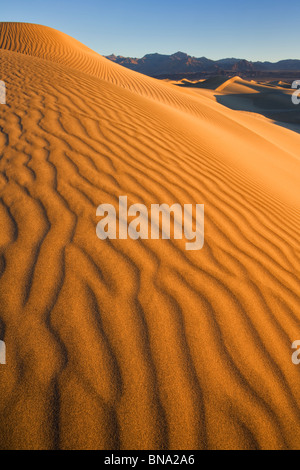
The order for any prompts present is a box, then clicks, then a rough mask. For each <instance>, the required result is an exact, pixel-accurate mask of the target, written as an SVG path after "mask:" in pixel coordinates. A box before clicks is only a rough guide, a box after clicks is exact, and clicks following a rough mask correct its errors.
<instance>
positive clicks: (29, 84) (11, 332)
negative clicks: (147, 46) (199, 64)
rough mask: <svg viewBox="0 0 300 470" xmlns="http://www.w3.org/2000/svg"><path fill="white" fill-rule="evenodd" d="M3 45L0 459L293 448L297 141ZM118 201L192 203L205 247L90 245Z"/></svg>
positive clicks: (84, 61) (48, 36)
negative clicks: (38, 453)
mask: <svg viewBox="0 0 300 470" xmlns="http://www.w3.org/2000/svg"><path fill="white" fill-rule="evenodd" d="M0 48H1V50H0V59H1V76H0V79H1V80H4V81H5V82H6V86H7V105H6V106H0V127H1V133H0V149H1V160H0V197H1V200H0V217H1V224H0V276H1V277H0V309H1V310H0V334H1V336H0V339H4V340H5V343H6V348H7V365H6V366H0V416H1V419H0V447H1V448H2V449H12V448H17V449H43V448H46V449H55V448H60V449H165V448H168V449H203V448H209V449H228V448H235V449H256V448H264V449H267V448H276V449H282V448H294V449H296V448H300V437H299V436H300V408H299V405H300V392H299V390H300V368H297V367H296V366H294V365H293V364H292V361H291V354H292V350H291V344H292V342H293V341H294V340H296V339H299V337H300V314H299V311H300V310H299V306H300V303H299V258H300V242H299V240H300V238H299V226H300V191H299V187H300V161H299V148H300V145H299V144H300V136H299V135H298V134H297V133H294V132H291V131H290V130H287V129H284V128H281V127H278V126H276V125H274V124H273V123H271V122H269V121H267V120H265V119H257V117H255V116H252V115H251V114H245V113H242V112H240V111H233V110H231V109H228V108H226V107H224V106H222V105H220V104H219V103H217V102H215V101H214V100H212V99H209V97H208V96H206V95H205V96H202V95H201V94H200V93H197V94H196V92H194V91H191V92H189V91H186V90H185V89H181V88H178V87H174V86H173V85H172V84H171V83H169V84H168V83H163V82H159V81H157V80H155V79H152V78H149V77H146V76H143V75H140V74H138V73H135V72H132V71H130V70H128V69H125V68H122V67H121V66H118V65H115V64H113V63H112V62H109V61H108V60H106V59H104V58H102V57H101V56H99V55H98V54H96V53H94V52H93V51H91V50H89V49H88V48H86V47H85V46H83V45H82V44H80V43H78V42H77V41H75V40H74V39H72V38H70V37H68V36H66V35H64V34H62V33H60V32H58V31H55V30H53V29H50V28H46V27H43V26H36V25H28V24H18V23H0ZM120 195H127V196H128V202H129V204H132V203H136V202H141V203H144V204H146V205H147V206H150V204H153V203H166V204H172V203H175V202H179V203H180V204H185V203H192V204H196V203H199V204H202V203H204V204H205V245H204V248H203V249H202V250H201V251H190V252H188V251H185V249H184V242H183V241H181V240H142V241H140V240H138V241H133V240H111V241H100V240H98V238H97V237H96V232H95V229H96V224H97V221H98V220H97V218H96V208H97V206H98V205H99V204H101V203H112V204H116V205H117V201H118V197H119V196H120ZM299 367H300V366H299Z"/></svg>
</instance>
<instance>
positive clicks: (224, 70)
mask: <svg viewBox="0 0 300 470" xmlns="http://www.w3.org/2000/svg"><path fill="white" fill-rule="evenodd" d="M107 59H109V60H111V61H113V62H116V63H117V64H120V65H123V66H124V67H127V68H130V69H132V70H136V71H137V72H140V73H143V74H145V75H150V76H152V77H160V78H162V77H163V78H169V77H174V76H186V75H187V74H189V75H190V76H191V75H193V74H194V75H195V74H198V75H199V74H200V76H201V74H202V75H203V74H218V75H224V74H225V75H229V76H230V74H232V73H234V74H236V73H238V74H239V73H245V74H247V73H248V74H249V73H252V74H255V73H258V72H266V71H268V72H272V71H273V72H274V71H285V72H288V71H299V73H300V60H296V59H288V60H281V61H279V62H277V63H272V62H251V61H248V60H246V59H237V58H234V57H231V58H227V59H220V60H216V61H213V60H210V59H207V58H206V57H200V58H197V57H194V56H190V55H188V54H187V53H186V52H181V51H177V52H175V53H174V54H170V55H167V54H159V53H157V52H155V53H152V54H146V55H145V56H144V57H142V58H141V59H137V58H132V57H122V56H115V54H111V55H110V56H107ZM294 73H295V72H294Z"/></svg>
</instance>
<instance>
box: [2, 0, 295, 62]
mask: <svg viewBox="0 0 300 470" xmlns="http://www.w3.org/2000/svg"><path fill="white" fill-rule="evenodd" d="M299 17H300V2H290V3H288V2H283V1H282V0H280V1H278V0H260V1H258V0H252V1H247V2H245V1H243V0H240V1H237V0H227V1H225V0H205V1H202V0H180V1H179V0H149V1H145V0H127V1H126V0H105V1H103V0H81V1H79V0H51V1H50V0H25V1H24V0H11V1H6V2H3V3H2V5H1V21H22V22H29V23H39V24H44V25H47V26H51V27H53V28H56V29H59V30H61V31H63V32H65V33H67V34H69V35H71V36H73V37H75V38H76V39H78V40H79V41H81V42H83V43H84V44H86V45H87V46H89V47H91V48H92V49H94V50H96V51H97V52H99V53H100V54H103V55H108V54H110V53H115V54H116V55H118V54H120V55H124V56H133V57H142V56H143V55H145V54H147V53H151V52H160V53H162V54H171V53H173V52H176V51H183V52H187V53H188V54H191V55H194V56H196V57H201V56H206V57H208V58H210V59H221V58H225V57H238V58H246V59H249V60H271V61H277V60H280V59H287V58H293V59H299V58H300V57H299V56H300V23H299Z"/></svg>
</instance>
